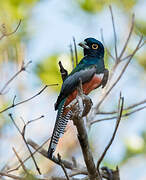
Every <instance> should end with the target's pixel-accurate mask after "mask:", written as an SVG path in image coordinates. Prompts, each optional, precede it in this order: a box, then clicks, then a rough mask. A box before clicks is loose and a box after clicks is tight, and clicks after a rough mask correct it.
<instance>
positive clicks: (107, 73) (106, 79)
mask: <svg viewBox="0 0 146 180" xmlns="http://www.w3.org/2000/svg"><path fill="white" fill-rule="evenodd" d="M103 73H104V76H103V79H102V82H101V85H102V88H104V87H105V86H106V84H107V81H108V76H109V71H108V69H105V70H104V72H103Z"/></svg>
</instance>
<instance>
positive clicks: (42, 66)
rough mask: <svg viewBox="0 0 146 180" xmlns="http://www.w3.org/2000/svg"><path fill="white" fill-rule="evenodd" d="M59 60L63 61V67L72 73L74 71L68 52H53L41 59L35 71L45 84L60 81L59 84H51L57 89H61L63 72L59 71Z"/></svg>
mask: <svg viewBox="0 0 146 180" xmlns="http://www.w3.org/2000/svg"><path fill="white" fill-rule="evenodd" d="M81 58H82V53H81V52H79V53H78V59H79V60H81ZM59 60H60V61H61V62H62V64H63V67H64V68H65V69H66V70H67V71H68V73H70V72H71V71H72V62H71V58H70V55H68V54H63V55H62V54H53V55H51V56H49V57H48V58H46V59H44V60H41V61H40V63H39V64H38V65H37V67H36V69H35V72H36V74H37V75H38V77H39V78H40V80H41V81H42V82H43V83H44V84H54V83H58V84H59V86H51V88H52V89H53V90H55V91H60V86H61V85H62V79H61V74H60V71H59V65H58V62H59Z"/></svg>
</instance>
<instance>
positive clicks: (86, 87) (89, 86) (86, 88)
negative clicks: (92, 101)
mask: <svg viewBox="0 0 146 180" xmlns="http://www.w3.org/2000/svg"><path fill="white" fill-rule="evenodd" d="M101 81H102V78H101V77H99V76H97V75H96V74H95V75H94V76H93V78H92V79H91V80H90V81H89V82H87V83H84V84H83V92H84V94H86V95H88V94H89V93H90V92H91V91H92V90H94V89H96V88H97V87H98V86H99V85H100V84H101ZM76 96H77V90H74V91H73V92H72V94H70V95H69V96H68V98H67V100H66V103H65V106H67V105H68V104H69V103H70V102H72V101H73V100H74V99H75V98H76Z"/></svg>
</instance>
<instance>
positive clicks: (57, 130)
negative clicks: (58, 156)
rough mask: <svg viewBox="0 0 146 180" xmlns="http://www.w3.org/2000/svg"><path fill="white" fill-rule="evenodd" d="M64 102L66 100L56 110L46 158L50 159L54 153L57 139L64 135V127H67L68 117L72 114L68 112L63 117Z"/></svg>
mask: <svg viewBox="0 0 146 180" xmlns="http://www.w3.org/2000/svg"><path fill="white" fill-rule="evenodd" d="M65 100H66V99H64V100H63V101H62V102H61V103H60V105H59V108H58V113H57V118H56V122H55V126H54V130H53V134H52V137H51V141H50V145H49V149H48V157H49V158H52V156H53V153H54V151H55V149H56V146H57V144H58V141H59V138H60V137H61V135H63V134H64V131H65V128H66V125H67V123H68V120H69V119H70V116H71V113H72V111H71V110H69V111H68V112H67V114H65V115H64V113H63V112H64V104H65Z"/></svg>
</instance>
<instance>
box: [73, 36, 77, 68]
mask: <svg viewBox="0 0 146 180" xmlns="http://www.w3.org/2000/svg"><path fill="white" fill-rule="evenodd" d="M73 43H74V52H75V59H76V66H77V65H78V52H77V45H76V40H75V37H73Z"/></svg>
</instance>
